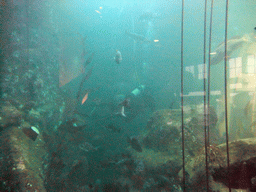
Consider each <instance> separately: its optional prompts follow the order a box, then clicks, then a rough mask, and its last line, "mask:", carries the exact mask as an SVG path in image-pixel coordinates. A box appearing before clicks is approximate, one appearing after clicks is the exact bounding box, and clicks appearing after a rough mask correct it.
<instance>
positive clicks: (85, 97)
mask: <svg viewBox="0 0 256 192" xmlns="http://www.w3.org/2000/svg"><path fill="white" fill-rule="evenodd" d="M87 99H88V92H87V93H86V94H85V96H84V98H83V100H82V105H83V104H84V102H85V101H86V100H87Z"/></svg>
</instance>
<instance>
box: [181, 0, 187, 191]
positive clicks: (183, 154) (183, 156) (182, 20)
mask: <svg viewBox="0 0 256 192" xmlns="http://www.w3.org/2000/svg"><path fill="white" fill-rule="evenodd" d="M183 29H184V0H182V8H181V130H182V166H183V191H184V192H186V181H185V179H186V177H185V174H186V171H185V134H184V120H183V116H184V111H183V110H184V109H183V103H184V101H183V86H184V84H183V37H184V34H183Z"/></svg>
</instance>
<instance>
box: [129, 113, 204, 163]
mask: <svg viewBox="0 0 256 192" xmlns="http://www.w3.org/2000/svg"><path fill="white" fill-rule="evenodd" d="M197 116H198V113H197V112H196V111H195V112H194V113H185V116H184V120H185V125H184V134H185V150H186V152H185V153H186V157H189V156H194V155H195V153H196V151H198V149H200V148H201V147H202V146H203V144H204V143H203V142H202V141H201V139H199V138H198V135H196V134H195V129H198V126H200V125H198V124H193V126H190V124H189V122H190V120H191V119H192V118H193V117H195V118H197ZM196 125H197V126H196ZM139 135H140V138H142V144H143V146H142V148H143V152H142V153H141V154H138V153H135V152H133V153H134V154H135V156H136V157H137V158H139V159H142V160H143V161H145V162H146V164H148V165H149V166H158V165H161V164H165V163H166V162H167V161H170V160H172V161H176V162H179V163H178V164H180V163H181V162H182V153H181V151H182V145H181V143H182V132H181V111H180V110H178V109H172V110H171V109H164V110H158V111H156V112H155V113H154V114H153V115H152V117H151V118H150V119H149V121H148V123H147V126H146V128H144V130H142V131H141V132H140V134H139Z"/></svg>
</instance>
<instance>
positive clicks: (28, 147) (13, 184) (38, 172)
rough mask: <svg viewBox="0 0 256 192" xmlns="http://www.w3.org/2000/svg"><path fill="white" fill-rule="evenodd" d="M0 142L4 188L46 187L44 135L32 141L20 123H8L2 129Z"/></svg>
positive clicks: (41, 189)
mask: <svg viewBox="0 0 256 192" xmlns="http://www.w3.org/2000/svg"><path fill="white" fill-rule="evenodd" d="M39 137H40V135H39ZM0 143H1V148H0V154H1V158H0V165H1V166H0V178H2V180H1V181H0V185H1V191H14V192H15V191H17V192H20V191H40V192H41V191H42V192H44V191H46V190H45V188H44V173H43V170H42V166H43V159H44V157H45V155H46V152H45V150H44V142H43V140H42V138H40V139H37V140H36V141H32V140H31V139H29V138H28V137H27V136H26V135H25V134H24V133H23V132H22V131H21V130H20V129H18V128H17V127H9V128H8V129H5V130H4V131H2V132H1V136H0Z"/></svg>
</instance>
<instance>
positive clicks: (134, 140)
mask: <svg viewBox="0 0 256 192" xmlns="http://www.w3.org/2000/svg"><path fill="white" fill-rule="evenodd" d="M127 142H128V143H130V144H131V147H132V148H133V149H134V150H136V151H137V152H142V147H141V145H140V142H139V140H138V139H137V138H136V137H127Z"/></svg>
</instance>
